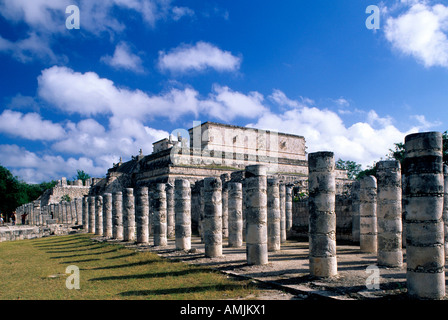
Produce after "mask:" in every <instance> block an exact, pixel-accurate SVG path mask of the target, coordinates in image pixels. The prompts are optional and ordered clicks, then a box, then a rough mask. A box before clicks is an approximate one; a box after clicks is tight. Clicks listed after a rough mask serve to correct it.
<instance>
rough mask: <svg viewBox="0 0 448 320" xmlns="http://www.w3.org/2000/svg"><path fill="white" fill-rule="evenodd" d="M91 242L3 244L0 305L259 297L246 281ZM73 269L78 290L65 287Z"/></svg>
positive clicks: (64, 239)
mask: <svg viewBox="0 0 448 320" xmlns="http://www.w3.org/2000/svg"><path fill="white" fill-rule="evenodd" d="M91 237H93V235H89V234H77V235H69V236H57V237H48V238H40V239H33V240H20V241H12V242H2V243H0V300H16V299H21V300H22V299H24V300H31V299H33V300H35V299H43V300H61V299H64V300H97V299H100V300H111V299H112V300H113V299H116V300H125V299H131V300H137V299H167V300H182V299H188V300H206V299H235V298H244V297H245V296H247V295H249V294H255V295H256V294H257V291H258V289H257V287H256V286H255V285H254V284H251V283H250V282H248V281H245V280H244V281H241V280H235V279H232V278H229V277H227V276H226V275H223V274H221V273H219V272H217V271H213V270H211V269H209V268H204V267H200V266H194V265H189V264H185V263H182V262H174V261H170V260H168V259H163V258H160V257H159V256H157V255H156V254H155V253H151V252H136V251H134V250H131V249H127V248H125V247H124V246H122V245H119V244H108V243H98V242H95V241H92V240H91V239H90V238H91ZM69 265H75V266H77V267H78V268H79V270H80V271H79V274H80V289H79V290H77V289H72V290H69V289H67V287H66V279H67V277H68V276H70V274H69V273H65V272H66V268H67V267H68V266H69Z"/></svg>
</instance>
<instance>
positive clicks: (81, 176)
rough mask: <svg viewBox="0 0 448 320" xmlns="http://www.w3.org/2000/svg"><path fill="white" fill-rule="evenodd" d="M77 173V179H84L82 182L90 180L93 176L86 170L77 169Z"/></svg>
mask: <svg viewBox="0 0 448 320" xmlns="http://www.w3.org/2000/svg"><path fill="white" fill-rule="evenodd" d="M76 172H77V175H76V177H75V180H82V182H83V183H84V182H86V180H89V179H90V178H91V177H90V175H89V174H87V173H86V172H84V170H79V169H78V170H76Z"/></svg>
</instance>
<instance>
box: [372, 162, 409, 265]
mask: <svg viewBox="0 0 448 320" xmlns="http://www.w3.org/2000/svg"><path fill="white" fill-rule="evenodd" d="M376 168H377V184H378V195H377V219H378V220H377V224H378V265H380V266H385V267H390V268H395V267H401V266H402V265H403V251H402V250H401V224H402V222H401V214H402V210H401V166H400V162H399V161H397V160H389V161H380V162H378V163H377V164H376Z"/></svg>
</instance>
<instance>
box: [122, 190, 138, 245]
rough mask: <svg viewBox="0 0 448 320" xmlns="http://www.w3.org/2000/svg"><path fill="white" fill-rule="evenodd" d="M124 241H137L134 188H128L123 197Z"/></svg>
mask: <svg viewBox="0 0 448 320" xmlns="http://www.w3.org/2000/svg"><path fill="white" fill-rule="evenodd" d="M123 240H124V241H135V199H134V189H132V188H126V189H125V192H124V195H123Z"/></svg>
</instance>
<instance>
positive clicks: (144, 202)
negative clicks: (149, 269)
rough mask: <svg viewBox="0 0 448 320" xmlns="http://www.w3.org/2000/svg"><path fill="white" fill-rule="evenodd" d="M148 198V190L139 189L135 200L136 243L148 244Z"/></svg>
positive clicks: (144, 188)
mask: <svg viewBox="0 0 448 320" xmlns="http://www.w3.org/2000/svg"><path fill="white" fill-rule="evenodd" d="M148 217H149V198H148V188H147V187H141V188H140V189H139V190H138V193H137V197H136V198H135V220H136V225H137V243H142V244H147V243H149V226H148Z"/></svg>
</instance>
